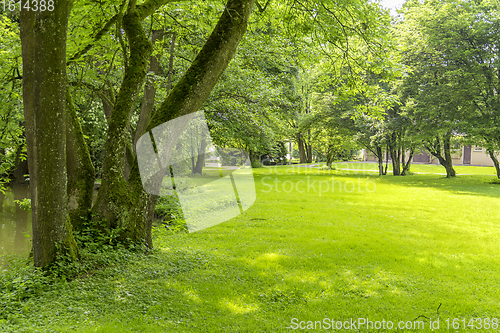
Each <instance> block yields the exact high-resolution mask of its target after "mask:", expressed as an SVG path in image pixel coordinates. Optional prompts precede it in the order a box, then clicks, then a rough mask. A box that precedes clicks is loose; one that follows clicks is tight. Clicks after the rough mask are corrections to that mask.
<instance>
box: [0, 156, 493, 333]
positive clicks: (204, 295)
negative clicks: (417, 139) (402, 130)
mask: <svg viewBox="0 0 500 333" xmlns="http://www.w3.org/2000/svg"><path fill="white" fill-rule="evenodd" d="M423 167H424V166H422V168H423ZM465 168H467V167H465ZM424 169H425V168H423V170H424ZM441 169H442V168H441ZM428 170H429V169H428ZM443 170H444V169H443ZM474 170H476V169H473V168H472V167H471V169H464V171H463V172H462V171H461V170H460V171H459V170H458V168H457V173H470V174H472V173H476V171H474ZM481 170H485V169H484V168H481ZM414 171H418V170H417V166H415V169H414ZM423 172H425V171H423ZM429 172H430V171H429ZM441 172H442V171H441ZM254 174H255V181H256V187H257V200H256V202H255V203H254V205H253V206H252V207H251V208H249V209H248V210H247V211H245V212H244V213H243V214H242V215H239V216H238V217H236V218H234V219H232V220H230V221H227V222H224V223H221V224H219V225H216V226H214V227H211V228H209V229H205V230H202V231H198V232H196V233H190V234H187V233H175V234H173V233H171V232H169V231H166V230H165V229H163V228H157V229H156V230H155V235H156V238H155V246H156V250H155V251H154V253H153V254H150V255H131V254H124V255H123V256H122V262H121V263H119V264H115V265H111V266H109V267H107V268H105V269H100V270H97V271H95V272H93V273H92V274H89V275H86V276H82V277H79V278H77V279H75V280H73V281H70V282H66V283H58V284H56V285H54V286H51V287H49V288H46V290H45V291H43V292H41V293H39V294H38V295H37V296H36V297H32V298H29V299H27V300H25V301H21V302H20V306H19V308H18V309H16V310H12V309H10V312H9V313H10V314H9V315H8V316H4V318H3V319H0V331H6V332H10V331H16V332H74V331H76V332H290V331H294V330H293V329H290V328H287V327H290V326H291V325H292V319H293V318H296V320H295V319H294V323H297V324H298V323H299V322H300V321H305V322H306V323H303V325H307V321H323V319H324V318H330V319H334V320H342V321H347V320H350V319H351V318H353V319H354V320H358V318H368V319H369V320H371V321H382V320H385V321H392V322H393V323H394V325H395V326H397V325H398V322H399V321H404V322H407V321H413V320H415V319H416V318H417V317H418V316H421V315H422V316H425V317H427V318H430V319H432V320H433V321H434V320H436V319H437V308H438V306H439V305H440V304H441V306H440V308H439V316H440V328H441V331H450V332H455V331H460V332H478V331H485V330H484V329H483V330H481V329H479V330H478V329H471V328H467V327H466V328H465V329H463V327H462V326H463V321H462V319H465V323H466V324H468V323H469V321H470V319H471V318H486V317H489V318H498V319H499V320H500V282H499V277H500V247H499V245H500V216H499V211H500V185H493V184H491V183H490V181H491V180H492V177H491V176H490V175H474V176H459V177H457V178H455V179H446V178H445V177H443V176H440V175H435V174H422V175H412V176H407V177H394V176H384V177H378V176H376V175H375V174H374V173H368V172H367V173H363V172H345V171H339V170H337V171H332V172H327V171H320V170H317V169H310V168H299V167H295V168H292V167H288V166H280V167H273V168H260V169H255V170H254ZM21 282H22V281H21ZM21 282H18V283H21ZM1 311H2V309H1V308H0V312H1ZM0 318H2V316H1V314H0ZM448 318H449V319H450V325H451V323H452V320H453V318H458V319H459V320H460V321H459V325H461V326H460V329H458V330H452V329H450V330H447V329H446V328H447V323H446V319H448ZM418 320H419V321H420V320H421V321H423V322H424V325H425V326H424V327H425V328H424V329H414V330H411V329H403V330H399V331H400V332H403V331H404V332H426V331H430V329H429V320H428V319H426V318H423V317H420V318H419V319H418ZM477 325H478V322H477V321H476V326H477ZM292 327H295V326H293V325H292ZM303 327H304V326H303ZM317 327H319V326H317ZM490 327H491V326H490ZM395 328H396V327H395ZM394 330H395V331H397V330H396V329H394ZM299 331H300V330H299ZM309 331H320V330H309ZM327 331H331V330H327ZM352 331H354V332H375V331H380V332H384V331H386V330H383V329H382V330H376V329H366V326H363V327H358V330H352ZM488 331H496V330H492V329H489V330H488Z"/></svg>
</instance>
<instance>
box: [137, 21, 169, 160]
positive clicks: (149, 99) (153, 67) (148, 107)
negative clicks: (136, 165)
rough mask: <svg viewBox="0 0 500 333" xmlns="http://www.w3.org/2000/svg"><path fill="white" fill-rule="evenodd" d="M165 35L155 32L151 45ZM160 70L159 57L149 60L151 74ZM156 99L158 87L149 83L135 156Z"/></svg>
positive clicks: (139, 122)
mask: <svg viewBox="0 0 500 333" xmlns="http://www.w3.org/2000/svg"><path fill="white" fill-rule="evenodd" d="M164 35H165V32H164V31H163V30H154V31H153V34H152V36H151V43H152V44H153V46H154V45H155V44H156V42H157V41H161V40H162V39H163V36H164ZM160 70H161V69H160V59H159V55H157V56H151V57H150V58H149V72H151V73H153V74H154V75H158V74H159V73H160ZM155 97H156V87H155V83H154V80H150V81H147V82H146V85H145V87H144V98H143V99H142V103H141V108H140V113H139V120H138V121H137V127H136V129H135V134H134V143H133V150H134V154H135V145H136V143H137V140H139V138H140V137H141V135H142V134H143V133H144V132H145V131H146V128H147V127H148V124H149V121H150V120H151V115H152V114H153V108H154V104H155Z"/></svg>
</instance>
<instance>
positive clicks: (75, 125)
mask: <svg viewBox="0 0 500 333" xmlns="http://www.w3.org/2000/svg"><path fill="white" fill-rule="evenodd" d="M66 111H67V112H66V168H67V172H68V189H67V193H68V209H69V217H70V221H71V224H72V226H73V229H75V230H79V229H81V228H82V226H83V223H84V222H85V221H87V220H88V219H89V213H90V209H91V208H92V194H93V191H94V176H95V169H94V165H93V164H92V160H91V158H90V153H89V150H88V147H87V144H86V143H85V138H84V137H83V131H82V127H81V125H80V122H79V120H78V116H77V114H76V110H75V106H74V104H73V101H72V99H71V96H70V94H69V93H67V95H66Z"/></svg>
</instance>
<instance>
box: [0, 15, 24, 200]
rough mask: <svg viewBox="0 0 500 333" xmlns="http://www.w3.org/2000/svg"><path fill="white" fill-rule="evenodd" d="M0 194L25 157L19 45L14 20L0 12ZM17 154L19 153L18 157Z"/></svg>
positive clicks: (17, 31)
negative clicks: (13, 170)
mask: <svg viewBox="0 0 500 333" xmlns="http://www.w3.org/2000/svg"><path fill="white" fill-rule="evenodd" d="M0 41H1V42H0V100H1V101H2V103H1V104H0V191H1V192H3V191H4V187H3V184H4V183H6V182H8V181H9V180H10V172H11V171H12V169H13V168H14V167H15V165H16V162H18V160H23V159H24V158H25V156H26V148H25V143H24V134H23V131H24V128H23V123H24V119H23V111H22V101H21V79H22V67H21V41H20V39H19V24H18V22H17V21H16V19H15V17H13V16H11V15H7V14H5V13H1V12H0ZM18 152H19V153H18Z"/></svg>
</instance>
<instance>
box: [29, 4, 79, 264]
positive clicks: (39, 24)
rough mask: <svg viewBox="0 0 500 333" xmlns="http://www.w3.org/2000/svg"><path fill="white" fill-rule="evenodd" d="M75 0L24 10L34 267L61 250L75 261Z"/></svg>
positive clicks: (61, 252)
mask: <svg viewBox="0 0 500 333" xmlns="http://www.w3.org/2000/svg"><path fill="white" fill-rule="evenodd" d="M70 4H71V2H70V1H68V0H60V1H58V2H57V5H56V6H54V11H24V10H22V11H21V14H20V22H21V45H22V56H23V104H24V117H25V121H26V143H27V150H28V163H29V171H30V190H31V208H32V223H33V258H34V263H35V266H38V267H46V266H48V265H50V264H52V263H53V262H54V261H55V260H56V256H57V255H58V254H67V255H68V256H69V257H70V258H72V259H76V257H77V256H78V249H77V246H76V242H75V240H74V238H73V233H72V228H71V223H70V221H69V217H68V208H67V172H66V121H65V119H66V28H67V24H68V16H69V11H70Z"/></svg>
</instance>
